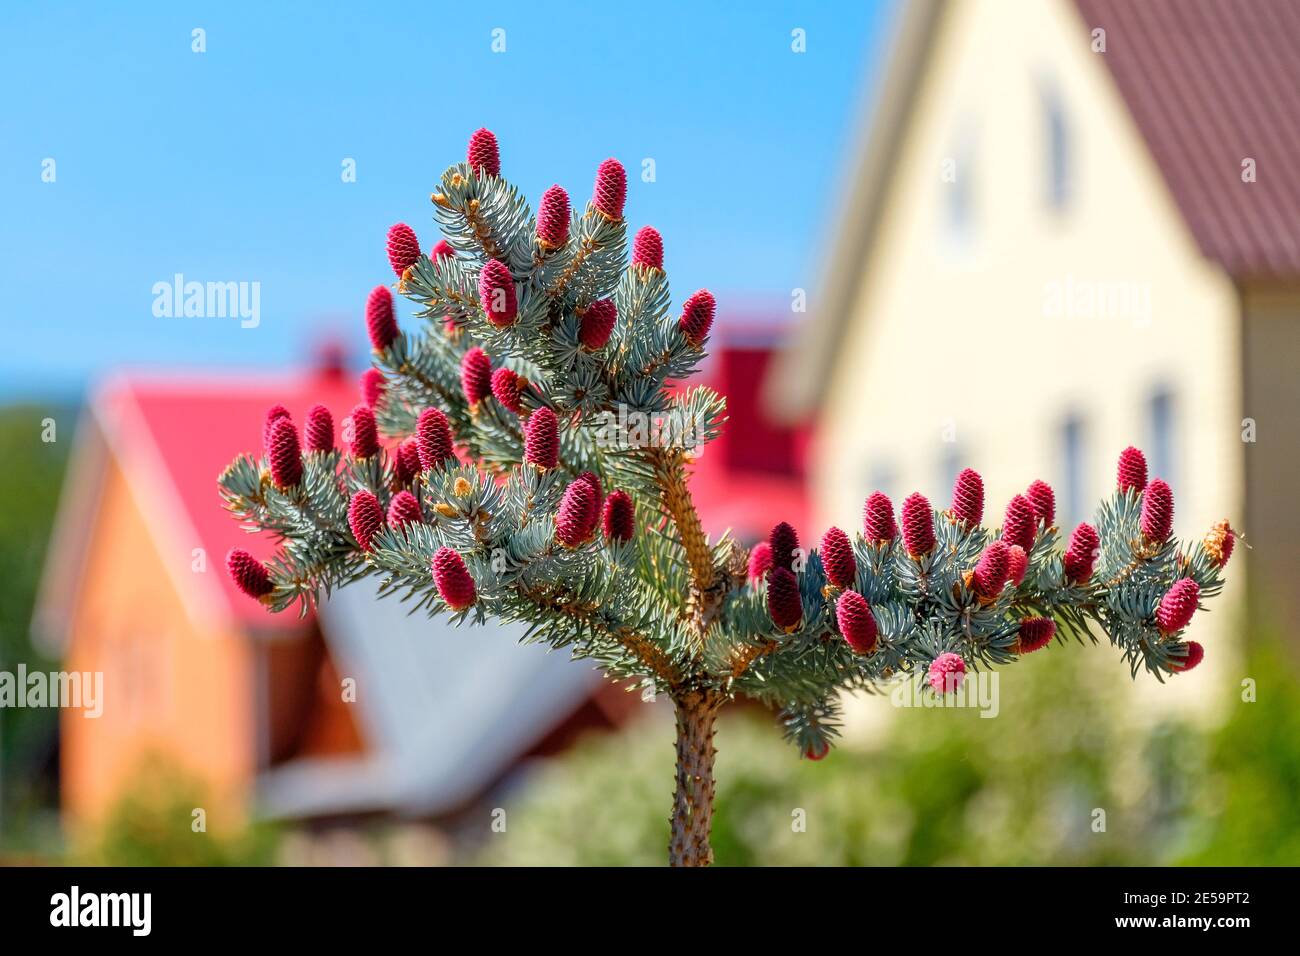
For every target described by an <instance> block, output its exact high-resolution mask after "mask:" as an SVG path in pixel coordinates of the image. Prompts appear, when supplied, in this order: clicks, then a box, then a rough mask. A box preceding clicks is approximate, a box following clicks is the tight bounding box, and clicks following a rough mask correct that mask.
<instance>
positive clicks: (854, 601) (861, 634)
mask: <svg viewBox="0 0 1300 956" xmlns="http://www.w3.org/2000/svg"><path fill="white" fill-rule="evenodd" d="M835 620H836V621H837V622H838V623H839V626H840V633H841V634H843V635H844V640H845V641H847V642H848V645H849V647H851V648H853V650H855V651H856V652H857V653H859V654H870V653H871V652H872V651H874V650H875V649H876V636H877V631H876V618H875V615H873V614H872V613H871V605H870V604H868V603H867V599H866V598H864V597H863V596H862V595H861V594H859V593H858V592H857V591H845V592H844V593H843V594H841V595H840V599H839V600H838V601H837V602H836V603H835Z"/></svg>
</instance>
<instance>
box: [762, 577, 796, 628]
mask: <svg viewBox="0 0 1300 956" xmlns="http://www.w3.org/2000/svg"><path fill="white" fill-rule="evenodd" d="M767 613H768V614H769V615H771V618H772V623H774V624H775V625H776V626H777V627H779V628H781V630H783V631H787V632H789V631H793V630H794V629H795V628H796V627H798V626H799V622H800V621H802V620H803V602H802V601H801V599H800V597H799V579H798V578H796V577H795V576H794V572H793V571H791V570H790V569H789V568H782V567H774V568H772V570H770V571H768V572H767Z"/></svg>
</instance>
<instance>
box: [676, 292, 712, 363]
mask: <svg viewBox="0 0 1300 956" xmlns="http://www.w3.org/2000/svg"><path fill="white" fill-rule="evenodd" d="M716 311H717V303H716V302H714V300H713V293H712V292H710V291H709V290H708V289H701V290H700V291H699V292H696V293H695V294H694V295H692V296H691V297H690V298H689V299H687V300H686V304H685V305H683V306H682V317H681V318H680V319H678V320H677V327H678V328H679V329H681V331H682V335H684V336H686V341H688V342H690V343H691V344H692V345H694V346H695V347H696V348H699V347H700V345H702V344H703V343H704V340H705V339H706V338H708V336H709V329H710V328H712V327H713V315H714V312H716Z"/></svg>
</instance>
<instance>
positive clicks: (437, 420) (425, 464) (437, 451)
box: [415, 408, 456, 471]
mask: <svg viewBox="0 0 1300 956" xmlns="http://www.w3.org/2000/svg"><path fill="white" fill-rule="evenodd" d="M452 444H453V442H452V437H451V423H450V422H449V421H447V416H446V415H444V414H443V412H442V409H440V408H426V409H425V410H424V411H422V412H420V418H419V420H418V421H417V422H416V423H415V447H416V450H417V452H418V453H419V456H420V469H421V470H422V471H428V470H429V469H431V468H437V467H439V466H440V465H442V463H443V462H445V461H448V460H450V461H455V460H456V452H455V451H454V450H453V449H452Z"/></svg>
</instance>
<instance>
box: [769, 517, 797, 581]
mask: <svg viewBox="0 0 1300 956" xmlns="http://www.w3.org/2000/svg"><path fill="white" fill-rule="evenodd" d="M767 543H768V544H769V545H771V547H772V566H773V567H774V568H785V569H786V570H790V569H792V568H793V567H794V559H795V558H796V557H798V556H799V533H798V532H797V531H795V530H794V528H792V527H791V526H790V525H789V523H787V522H785V521H782V522H780V523H778V524H777V525H776V526H775V527H773V528H772V530H771V532H769V533H768V536H767Z"/></svg>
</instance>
